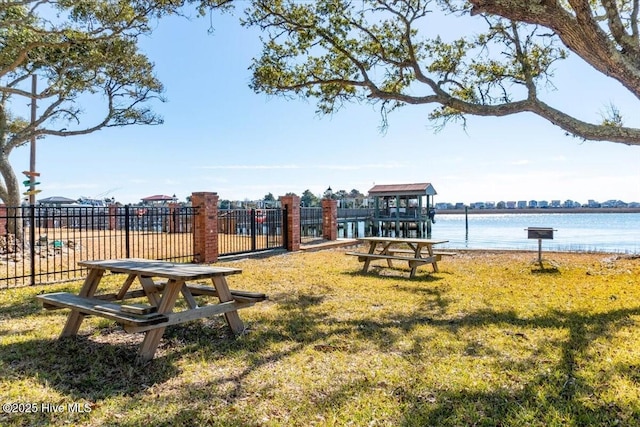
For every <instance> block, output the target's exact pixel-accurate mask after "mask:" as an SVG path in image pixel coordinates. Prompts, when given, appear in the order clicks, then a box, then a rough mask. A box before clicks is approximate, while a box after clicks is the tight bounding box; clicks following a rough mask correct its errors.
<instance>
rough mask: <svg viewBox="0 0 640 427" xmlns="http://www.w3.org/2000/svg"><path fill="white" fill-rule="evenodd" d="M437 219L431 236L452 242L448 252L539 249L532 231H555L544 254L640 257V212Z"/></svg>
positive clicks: (547, 243)
mask: <svg viewBox="0 0 640 427" xmlns="http://www.w3.org/2000/svg"><path fill="white" fill-rule="evenodd" d="M468 220H469V230H468V233H466V232H465V216H464V214H460V215H457V214H452V215H436V223H435V224H433V226H432V233H431V238H433V239H446V240H449V243H447V244H446V245H442V247H443V248H444V247H447V248H459V249H523V250H536V251H537V250H538V240H537V239H528V238H527V232H526V228H527V227H552V228H553V229H554V230H555V231H554V235H553V240H542V250H543V251H544V250H554V251H589V252H591V251H593V252H616V253H633V254H635V253H640V213H622V214H617V213H584V214H582V213H566V214H565V213H558V214H474V215H469V216H468Z"/></svg>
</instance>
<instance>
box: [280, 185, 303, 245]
mask: <svg viewBox="0 0 640 427" xmlns="http://www.w3.org/2000/svg"><path fill="white" fill-rule="evenodd" d="M280 203H282V207H283V208H286V209H287V218H285V221H287V250H288V251H290V252H295V251H299V250H300V197H298V196H281V197H280Z"/></svg>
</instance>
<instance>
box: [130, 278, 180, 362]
mask: <svg viewBox="0 0 640 427" xmlns="http://www.w3.org/2000/svg"><path fill="white" fill-rule="evenodd" d="M151 283H153V281H151ZM183 285H184V280H169V282H168V283H167V286H166V287H165V288H164V292H163V293H162V299H161V300H160V304H158V313H160V314H165V315H166V314H169V313H171V311H172V310H173V307H174V306H175V304H176V299H177V298H178V294H179V293H180V289H181V288H182V286H183ZM164 330H165V328H164V326H162V325H160V327H158V328H156V329H152V330H150V331H148V332H147V333H146V334H145V336H144V339H143V340H142V344H140V348H139V349H138V360H139V361H142V362H147V361H149V360H151V359H153V356H154V354H155V353H156V349H157V348H158V344H160V339H161V338H162V334H164Z"/></svg>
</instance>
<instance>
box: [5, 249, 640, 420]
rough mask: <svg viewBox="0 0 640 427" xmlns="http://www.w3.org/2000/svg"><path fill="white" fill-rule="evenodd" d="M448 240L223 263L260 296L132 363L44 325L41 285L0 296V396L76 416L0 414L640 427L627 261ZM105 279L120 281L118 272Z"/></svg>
mask: <svg viewBox="0 0 640 427" xmlns="http://www.w3.org/2000/svg"><path fill="white" fill-rule="evenodd" d="M536 255H537V254H533V253H510V252H505V253H473V252H469V253H461V254H459V255H458V256H456V257H449V258H447V259H445V260H443V261H442V262H441V263H440V264H439V266H440V269H441V271H440V272H439V273H431V274H429V273H428V271H429V270H430V266H427V267H423V268H421V269H420V270H419V274H418V276H417V277H416V278H415V279H413V280H410V279H408V274H409V270H408V269H402V268H399V269H387V268H385V269H373V270H374V272H373V273H371V274H367V275H362V274H360V273H359V271H360V268H361V264H360V263H358V262H357V260H356V259H354V258H353V257H348V256H345V255H344V253H343V252H342V251H340V250H331V251H323V252H314V253H296V254H286V255H279V256H273V257H270V258H263V259H245V260H240V261H233V262H227V263H221V264H228V265H232V266H234V267H239V268H242V269H243V274H241V275H238V276H231V277H229V282H230V286H231V287H232V288H236V289H245V290H253V291H259V292H265V293H267V294H268V295H269V297H270V300H269V301H267V302H264V303H260V304H257V305H256V306H254V307H252V308H250V309H246V310H243V311H242V312H241V317H242V318H243V319H244V320H245V323H246V324H247V326H248V330H247V333H246V334H244V335H243V336H241V337H238V338H235V339H234V338H232V337H231V336H230V334H229V332H228V330H227V328H226V324H225V323H224V321H223V320H222V319H221V318H215V319H211V320H208V321H206V322H202V321H197V322H192V323H189V324H187V325H182V326H178V327H170V328H168V329H167V332H166V333H165V336H164V337H163V341H162V343H161V347H160V348H159V350H158V352H157V357H156V359H154V360H153V361H152V362H150V363H149V364H148V365H147V366H144V367H139V366H136V364H135V354H136V350H137V346H138V343H139V342H140V338H141V337H140V336H139V335H129V334H125V333H124V332H122V331H121V330H120V329H119V328H118V327H117V326H115V324H113V323H111V322H107V321H104V320H99V319H90V321H88V322H85V324H83V328H82V329H81V337H79V338H77V339H65V340H58V339H57V335H58V333H59V332H60V330H61V328H62V326H63V324H64V320H65V318H66V312H65V311H55V312H45V311H42V309H41V308H40V307H39V306H38V304H37V303H36V302H35V301H34V296H35V295H36V294H37V293H40V292H52V291H59V290H63V289H64V290H71V291H76V290H77V289H78V288H79V287H80V283H74V284H67V285H64V286H63V285H56V286H49V287H37V288H23V289H10V290H6V291H2V293H0V343H1V344H2V351H1V352H0V396H2V398H3V400H5V401H10V402H22V403H26V402H34V403H37V404H39V405H41V404H42V403H58V404H64V405H67V404H70V403H81V404H85V403H86V404H87V405H89V406H88V407H89V408H90V409H91V411H90V412H88V413H86V412H85V413H77V412H76V413H72V412H70V411H68V410H67V411H65V412H64V413H55V414H54V413H46V412H45V413H43V412H42V411H40V412H38V413H36V414H2V413H0V424H2V425H25V426H26V425H68V424H73V425H87V426H98V425H119V426H138V425H142V424H147V425H154V426H157V425H167V426H169V425H171V426H175V425H184V426H193V425H219V426H282V425H287V426H290V425H293V426H307V425H319V426H343V425H356V426H370V425H375V426H398V425H400V426H429V425H433V426H443V425H444V426H446V425H449V426H460V425H486V426H494V425H495V426H497V425H513V426H516V425H518V426H519V425H531V426H548V425H556V426H560V425H603V426H604V425H616V424H617V425H639V424H640V404H639V403H638V402H640V395H639V394H640V393H639V390H640V387H639V386H640V375H639V374H638V372H639V371H640V369H639V368H640V362H639V360H638V353H637V348H639V346H640V334H638V333H637V327H638V321H639V320H640V289H639V287H638V279H637V277H638V275H639V273H640V260H638V259H632V258H628V257H627V258H625V257H618V256H611V255H602V254H600V255H597V254H558V253H547V254H545V256H546V257H547V258H548V259H549V261H548V262H547V263H545V264H544V267H545V268H544V269H541V268H540V266H539V265H537V263H535V261H536V259H535V258H536ZM109 280H110V283H111V284H112V286H113V287H114V288H116V287H117V286H118V283H119V282H118V280H121V278H118V276H113V277H111V278H110V279H109Z"/></svg>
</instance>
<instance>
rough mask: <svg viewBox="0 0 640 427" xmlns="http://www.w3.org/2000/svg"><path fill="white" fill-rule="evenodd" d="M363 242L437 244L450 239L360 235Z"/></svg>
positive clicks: (359, 238)
mask: <svg viewBox="0 0 640 427" xmlns="http://www.w3.org/2000/svg"><path fill="white" fill-rule="evenodd" d="M358 240H359V241H361V242H388V243H412V244H427V245H437V244H440V243H447V242H448V240H436V239H421V238H417V237H382V236H378V237H358Z"/></svg>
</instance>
